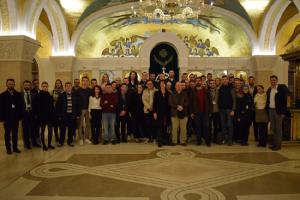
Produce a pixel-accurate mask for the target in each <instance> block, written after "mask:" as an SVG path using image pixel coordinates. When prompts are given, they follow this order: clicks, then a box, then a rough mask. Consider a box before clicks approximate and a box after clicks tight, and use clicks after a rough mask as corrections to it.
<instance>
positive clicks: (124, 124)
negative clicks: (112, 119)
mask: <svg viewBox="0 0 300 200" xmlns="http://www.w3.org/2000/svg"><path fill="white" fill-rule="evenodd" d="M127 128H128V116H127V115H125V116H117V118H116V136H117V140H118V141H120V142H121V141H123V142H125V141H126V140H127V133H128V130H127Z"/></svg>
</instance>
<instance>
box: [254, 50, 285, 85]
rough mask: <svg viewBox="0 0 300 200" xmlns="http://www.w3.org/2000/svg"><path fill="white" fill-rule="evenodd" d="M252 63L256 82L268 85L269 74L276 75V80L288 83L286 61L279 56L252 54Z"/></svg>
mask: <svg viewBox="0 0 300 200" xmlns="http://www.w3.org/2000/svg"><path fill="white" fill-rule="evenodd" d="M252 63H253V65H254V66H255V69H256V79H257V80H256V82H257V83H259V84H261V85H263V86H264V87H269V85H270V76H271V75H273V74H274V75H276V76H278V79H279V80H278V82H279V83H283V84H288V62H285V61H283V60H282V58H281V57H280V56H277V55H272V56H253V57H252Z"/></svg>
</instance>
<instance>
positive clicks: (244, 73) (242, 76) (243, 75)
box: [235, 71, 248, 81]
mask: <svg viewBox="0 0 300 200" xmlns="http://www.w3.org/2000/svg"><path fill="white" fill-rule="evenodd" d="M235 77H236V78H240V79H242V80H244V81H246V80H248V72H247V71H236V72H235Z"/></svg>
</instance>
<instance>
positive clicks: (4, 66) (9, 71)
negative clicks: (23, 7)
mask: <svg viewBox="0 0 300 200" xmlns="http://www.w3.org/2000/svg"><path fill="white" fill-rule="evenodd" d="M39 47H40V43H39V42H38V41H36V40H34V39H32V38H29V37H27V36H0V91H1V92H2V91H3V90H5V88H6V79H8V78H13V79H15V81H16V89H17V90H21V88H22V87H21V86H22V83H23V81H24V80H31V79H32V62H33V59H34V56H35V54H36V52H37V50H38V48H39Z"/></svg>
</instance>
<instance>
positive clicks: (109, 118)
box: [102, 112, 116, 141]
mask: <svg viewBox="0 0 300 200" xmlns="http://www.w3.org/2000/svg"><path fill="white" fill-rule="evenodd" d="M115 123H116V114H115V113H105V112H104V113H102V124H103V128H104V140H105V141H110V140H112V141H113V140H116V134H115Z"/></svg>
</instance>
